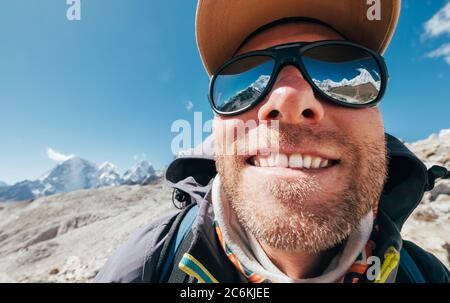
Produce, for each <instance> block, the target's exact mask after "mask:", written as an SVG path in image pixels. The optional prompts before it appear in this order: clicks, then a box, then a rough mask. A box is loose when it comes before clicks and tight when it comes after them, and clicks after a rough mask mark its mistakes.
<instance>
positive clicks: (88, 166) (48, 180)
mask: <svg viewBox="0 0 450 303" xmlns="http://www.w3.org/2000/svg"><path fill="white" fill-rule="evenodd" d="M163 175H164V174H163V172H162V171H155V170H154V169H153V167H152V165H151V164H150V163H149V162H148V161H146V160H143V161H139V162H138V163H137V164H136V165H134V166H133V167H132V168H131V169H129V170H127V171H126V172H125V174H124V175H123V176H122V177H121V176H120V172H119V169H118V168H117V166H115V165H114V164H111V163H109V162H105V163H103V164H101V165H97V164H95V163H93V162H90V161H88V160H85V159H82V158H80V157H75V156H74V157H70V158H69V159H67V160H66V161H64V162H62V163H60V164H58V165H56V166H55V167H54V168H53V169H51V170H50V171H48V172H47V173H45V174H44V175H42V176H41V177H39V178H38V179H36V180H34V181H30V180H25V181H22V182H18V183H16V184H14V185H11V186H5V187H0V201H24V200H33V199H35V198H38V197H41V196H49V195H53V194H58V193H65V192H71V191H75V190H79V189H89V188H97V187H104V186H116V185H121V184H127V185H135V184H140V185H146V184H150V183H152V182H153V181H154V180H156V179H158V178H161V177H162V176H163Z"/></svg>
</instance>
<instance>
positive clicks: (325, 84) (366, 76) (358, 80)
mask: <svg viewBox="0 0 450 303" xmlns="http://www.w3.org/2000/svg"><path fill="white" fill-rule="evenodd" d="M358 71H359V75H357V76H356V77H355V78H353V79H350V80H348V79H346V78H344V79H343V80H342V81H339V82H334V81H333V80H330V79H326V80H322V81H320V80H317V79H313V81H314V83H315V84H316V85H317V86H318V87H319V88H321V89H322V90H324V91H328V90H330V89H332V88H335V87H343V86H358V85H363V84H367V83H371V84H373V85H374V86H375V88H376V89H377V90H380V85H381V81H375V79H374V78H373V77H372V74H371V73H370V72H369V71H368V70H367V69H364V68H358Z"/></svg>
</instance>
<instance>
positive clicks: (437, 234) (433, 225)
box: [402, 129, 450, 268]
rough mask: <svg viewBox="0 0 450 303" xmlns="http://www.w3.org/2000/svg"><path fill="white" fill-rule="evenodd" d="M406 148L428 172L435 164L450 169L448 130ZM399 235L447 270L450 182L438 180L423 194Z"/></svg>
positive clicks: (449, 230)
mask: <svg viewBox="0 0 450 303" xmlns="http://www.w3.org/2000/svg"><path fill="white" fill-rule="evenodd" d="M406 145H407V147H408V148H409V149H410V150H412V151H413V152H414V153H415V154H416V155H417V156H418V157H419V158H421V159H422V161H424V163H425V164H426V166H427V167H428V168H429V167H431V166H432V165H435V164H437V165H440V166H444V167H446V168H447V169H450V129H447V130H442V131H441V132H440V133H439V134H433V135H431V136H430V137H428V138H427V139H425V140H421V141H417V142H415V143H412V144H406ZM402 234H403V236H404V237H405V238H406V239H409V240H412V241H413V242H415V243H417V244H418V245H420V246H422V247H424V248H426V249H427V250H428V251H430V252H432V253H433V254H435V255H436V256H437V257H438V258H439V259H440V260H441V261H442V262H444V263H445V264H446V265H447V267H448V268H450V179H446V180H440V179H439V180H438V181H437V182H436V184H435V187H434V188H433V189H432V190H431V191H429V192H426V193H425V195H424V197H423V199H422V202H421V204H420V205H419V206H418V207H417V208H416V210H415V211H414V212H413V214H412V216H411V217H410V218H409V219H408V221H407V222H406V224H405V226H404V227H403V231H402Z"/></svg>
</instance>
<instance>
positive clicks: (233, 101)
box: [221, 75, 270, 111]
mask: <svg viewBox="0 0 450 303" xmlns="http://www.w3.org/2000/svg"><path fill="white" fill-rule="evenodd" d="M269 80H270V76H269V75H262V76H259V78H258V79H257V80H256V81H255V82H253V83H252V84H250V85H249V86H248V87H246V88H245V89H243V90H241V91H239V92H237V93H236V95H234V96H232V97H231V98H229V99H228V100H227V101H225V103H224V104H223V105H222V108H221V109H222V110H227V111H232V110H235V109H238V108H242V107H245V106H247V105H248V104H250V103H251V102H252V101H253V100H255V99H256V96H259V95H260V94H261V92H262V91H263V90H264V88H265V86H266V85H267V82H269Z"/></svg>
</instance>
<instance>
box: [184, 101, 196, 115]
mask: <svg viewBox="0 0 450 303" xmlns="http://www.w3.org/2000/svg"><path fill="white" fill-rule="evenodd" d="M184 105H185V106H186V110H187V111H188V112H190V111H191V110H192V109H193V108H194V103H193V102H192V101H191V100H187V101H186V102H185V103H184Z"/></svg>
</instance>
